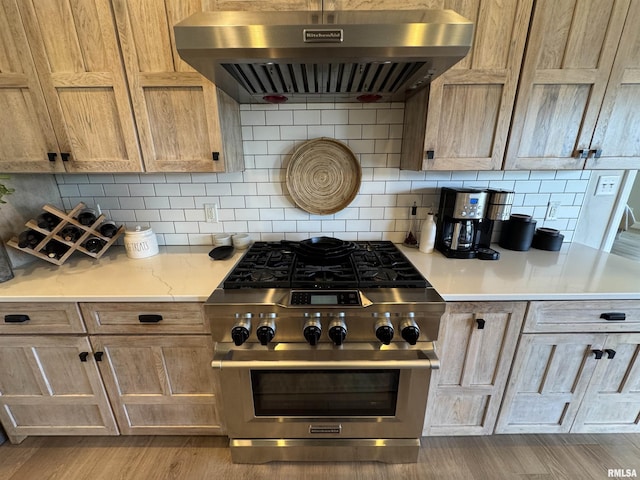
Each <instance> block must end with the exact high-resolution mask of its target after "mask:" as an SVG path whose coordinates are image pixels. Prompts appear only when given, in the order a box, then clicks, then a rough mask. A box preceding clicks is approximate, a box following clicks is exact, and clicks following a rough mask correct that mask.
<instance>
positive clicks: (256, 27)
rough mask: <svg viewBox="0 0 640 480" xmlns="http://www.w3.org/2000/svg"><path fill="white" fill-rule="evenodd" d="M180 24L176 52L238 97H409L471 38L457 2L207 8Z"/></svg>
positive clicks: (447, 64) (350, 99)
mask: <svg viewBox="0 0 640 480" xmlns="http://www.w3.org/2000/svg"><path fill="white" fill-rule="evenodd" d="M174 31H175V38H176V46H177V49H178V53H179V54H180V56H181V57H182V58H183V59H184V60H185V61H186V62H187V63H189V64H190V65H191V66H192V67H194V68H195V69H196V70H197V71H199V72H200V73H201V74H203V75H204V76H205V77H207V78H208V79H210V80H211V81H212V82H214V83H215V84H216V85H217V86H218V87H220V88H221V89H222V90H224V91H225V92H226V93H227V94H229V95H230V96H231V97H232V98H234V99H236V100H237V101H238V102H240V103H265V102H267V101H276V102H277V101H284V100H285V99H288V100H289V101H296V102H336V101H339V102H355V101H373V100H380V101H404V100H405V99H406V98H408V97H409V96H410V95H411V94H412V93H414V92H415V91H417V90H419V89H420V88H423V87H426V86H427V85H428V84H429V83H430V82H431V81H432V80H433V79H434V78H436V77H438V76H439V75H440V74H442V73H443V72H444V71H445V70H447V69H449V68H450V67H451V66H453V65H454V64H456V63H457V62H459V61H460V60H461V59H462V58H464V56H465V55H466V54H467V53H468V52H469V49H470V48H471V43H472V40H473V23H472V22H470V21H469V20H467V19H466V18H464V17H462V16H460V15H458V14H457V13H455V12H454V11H452V10H404V11H403V10H399V11H384V10H379V11H335V12H324V13H323V12H260V13H256V12H201V13H196V14H194V15H192V16H190V17H188V18H187V19H185V20H183V21H182V22H180V23H178V24H177V25H176V26H175V27H174ZM358 98H360V99H358Z"/></svg>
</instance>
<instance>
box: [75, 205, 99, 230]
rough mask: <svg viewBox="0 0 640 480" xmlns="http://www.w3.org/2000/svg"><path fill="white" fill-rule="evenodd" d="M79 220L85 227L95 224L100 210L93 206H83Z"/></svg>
mask: <svg viewBox="0 0 640 480" xmlns="http://www.w3.org/2000/svg"><path fill="white" fill-rule="evenodd" d="M77 218H78V222H80V223H81V224H82V225H84V226H85V227H89V226H91V225H93V224H94V222H95V221H96V220H97V219H98V212H96V211H95V210H94V209H93V208H83V209H82V210H80V213H78V217H77Z"/></svg>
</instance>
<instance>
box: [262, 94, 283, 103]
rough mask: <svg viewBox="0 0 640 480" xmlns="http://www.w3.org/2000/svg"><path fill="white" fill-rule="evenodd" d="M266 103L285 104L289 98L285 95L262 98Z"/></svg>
mask: <svg viewBox="0 0 640 480" xmlns="http://www.w3.org/2000/svg"><path fill="white" fill-rule="evenodd" d="M262 99H263V100H264V101H265V102H269V103H285V102H286V101H287V100H289V98H287V97H285V96H284V95H265V96H264V97H262Z"/></svg>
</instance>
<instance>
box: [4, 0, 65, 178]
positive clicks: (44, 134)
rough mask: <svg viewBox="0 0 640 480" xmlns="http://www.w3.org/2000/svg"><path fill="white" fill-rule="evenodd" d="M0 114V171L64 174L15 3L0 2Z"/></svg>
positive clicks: (12, 0) (6, 0) (10, 0)
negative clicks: (0, 126) (0, 113)
mask: <svg viewBox="0 0 640 480" xmlns="http://www.w3.org/2000/svg"><path fill="white" fill-rule="evenodd" d="M0 111H1V112H2V117H1V120H0V125H2V132H3V133H2V135H0V170H1V171H4V172H25V171H30V172H63V171H64V167H63V166H62V163H61V162H60V161H59V159H60V151H59V149H58V143H57V141H56V137H55V135H54V132H53V126H52V125H51V119H50V117H49V113H48V111H47V106H46V103H45V100H44V96H43V94H42V90H41V88H40V84H39V82H38V77H37V74H36V71H35V65H34V64H33V58H32V57H31V51H30V50H29V44H28V42H27V37H26V34H25V31H24V28H23V27H22V22H21V20H20V13H19V11H18V6H17V5H16V2H15V0H2V1H0ZM49 154H51V155H49ZM50 156H51V159H52V160H54V161H49V157H50ZM56 158H57V159H58V161H55V159H56Z"/></svg>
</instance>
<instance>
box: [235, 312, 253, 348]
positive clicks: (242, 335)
mask: <svg viewBox="0 0 640 480" xmlns="http://www.w3.org/2000/svg"><path fill="white" fill-rule="evenodd" d="M252 317H253V315H252V314H250V313H245V314H244V315H243V316H242V317H241V318H240V316H239V315H237V318H239V319H238V321H237V322H236V323H235V324H234V325H233V328H232V329H231V339H232V340H233V343H235V344H236V346H237V347H239V346H240V345H242V344H243V343H244V342H246V341H247V340H248V338H249V335H250V334H251V318H252Z"/></svg>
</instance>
